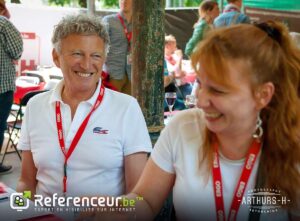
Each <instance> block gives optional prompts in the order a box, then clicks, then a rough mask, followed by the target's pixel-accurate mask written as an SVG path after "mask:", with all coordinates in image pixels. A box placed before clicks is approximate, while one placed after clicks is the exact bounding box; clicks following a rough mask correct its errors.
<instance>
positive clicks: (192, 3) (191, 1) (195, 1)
mask: <svg viewBox="0 0 300 221" xmlns="http://www.w3.org/2000/svg"><path fill="white" fill-rule="evenodd" d="M201 2H202V0H185V1H184V6H185V7H198V6H199V5H200V3H201Z"/></svg>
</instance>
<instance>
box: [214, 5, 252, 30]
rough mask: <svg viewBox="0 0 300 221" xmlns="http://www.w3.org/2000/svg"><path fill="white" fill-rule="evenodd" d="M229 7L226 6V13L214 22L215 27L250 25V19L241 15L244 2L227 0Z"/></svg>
mask: <svg viewBox="0 0 300 221" xmlns="http://www.w3.org/2000/svg"><path fill="white" fill-rule="evenodd" d="M227 2H228V5H226V6H225V8H224V11H223V13H222V14H220V15H219V16H218V17H217V18H216V19H215V20H214V26H215V27H216V28H218V27H224V26H229V25H234V24H240V23H250V18H249V17H248V16H247V15H245V14H243V13H241V8H242V5H243V0H227Z"/></svg>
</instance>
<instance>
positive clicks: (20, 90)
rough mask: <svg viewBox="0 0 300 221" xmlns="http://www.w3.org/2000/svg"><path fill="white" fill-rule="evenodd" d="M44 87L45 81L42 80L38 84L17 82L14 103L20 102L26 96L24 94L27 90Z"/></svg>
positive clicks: (36, 89)
mask: <svg viewBox="0 0 300 221" xmlns="http://www.w3.org/2000/svg"><path fill="white" fill-rule="evenodd" d="M44 87H45V82H41V83H39V84H37V85H35V84H29V83H22V84H17V85H16V91H15V93H14V103H15V104H20V101H21V99H22V98H23V97H24V95H25V94H26V93H27V92H30V91H38V90H43V89H44Z"/></svg>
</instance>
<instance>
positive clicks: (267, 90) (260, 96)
mask: <svg viewBox="0 0 300 221" xmlns="http://www.w3.org/2000/svg"><path fill="white" fill-rule="evenodd" d="M274 92H275V87H274V84H273V83H272V82H267V83H264V84H262V85H260V86H258V88H257V89H256V90H255V99H256V107H257V109H258V110H261V109H263V108H264V107H266V106H267V105H268V104H269V103H270V101H271V99H272V97H273V94H274Z"/></svg>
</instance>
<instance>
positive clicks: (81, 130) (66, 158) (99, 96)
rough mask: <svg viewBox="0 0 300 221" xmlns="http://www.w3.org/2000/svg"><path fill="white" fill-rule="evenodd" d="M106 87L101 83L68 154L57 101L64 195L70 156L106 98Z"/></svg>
mask: <svg viewBox="0 0 300 221" xmlns="http://www.w3.org/2000/svg"><path fill="white" fill-rule="evenodd" d="M104 91H105V88H104V85H103V82H102V83H101V87H100V92H99V95H98V97H97V100H96V102H95V104H94V105H93V107H92V109H91V111H90V112H89V114H88V115H87V116H86V118H85V119H84V121H83V122H82V123H81V125H80V127H79V129H78V131H77V132H76V134H75V136H74V138H73V140H72V143H71V145H70V148H69V150H68V152H66V147H65V141H64V135H63V126H62V115H61V111H60V102H59V101H56V105H55V113H56V126H57V133H58V141H59V145H60V148H61V151H62V153H63V154H64V156H65V160H64V177H63V192H64V194H65V193H66V192H67V163H68V159H69V158H70V156H71V155H72V153H73V151H74V150H75V148H76V146H77V144H78V142H79V140H80V138H81V136H82V134H83V132H84V130H85V128H86V126H87V124H88V122H89V119H90V117H91V115H92V113H93V112H94V111H95V110H96V109H97V108H98V107H99V105H100V104H101V102H102V100H103V97H104Z"/></svg>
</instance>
